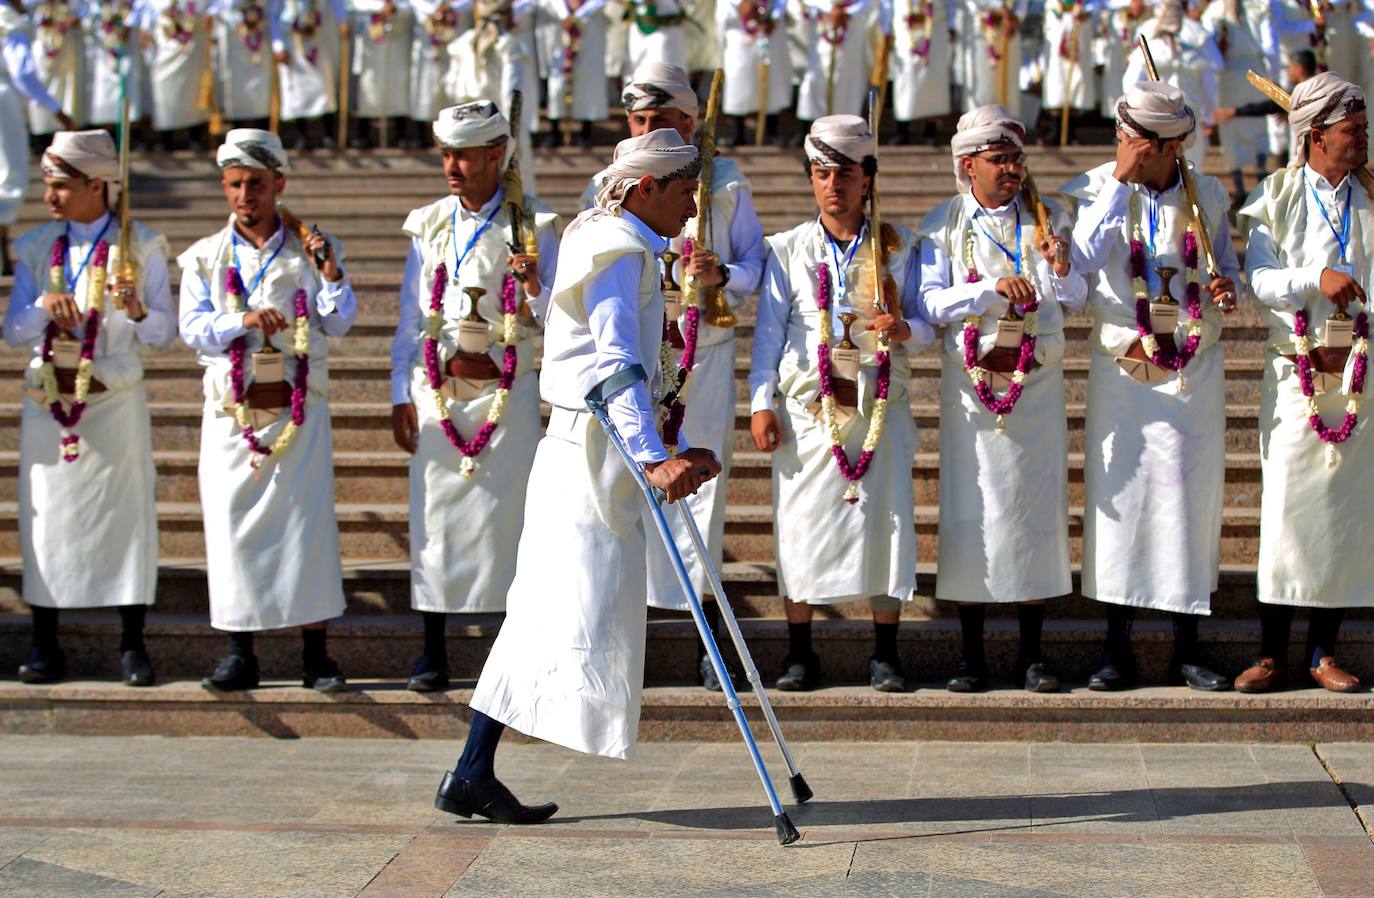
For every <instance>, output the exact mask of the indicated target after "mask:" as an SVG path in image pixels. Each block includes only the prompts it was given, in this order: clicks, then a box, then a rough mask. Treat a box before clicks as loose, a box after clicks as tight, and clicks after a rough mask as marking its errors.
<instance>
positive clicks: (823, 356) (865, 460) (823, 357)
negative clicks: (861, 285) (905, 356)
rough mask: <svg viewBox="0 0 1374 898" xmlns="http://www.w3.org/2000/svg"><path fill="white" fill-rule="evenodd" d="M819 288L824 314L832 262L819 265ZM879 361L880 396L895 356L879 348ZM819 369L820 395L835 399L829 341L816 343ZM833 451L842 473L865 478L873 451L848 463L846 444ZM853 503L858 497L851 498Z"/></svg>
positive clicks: (852, 478) (827, 307) (829, 296)
mask: <svg viewBox="0 0 1374 898" xmlns="http://www.w3.org/2000/svg"><path fill="white" fill-rule="evenodd" d="M816 278H817V289H816V309H817V310H818V311H819V312H820V313H821V314H822V315H829V314H830V302H831V299H832V298H833V296H832V294H831V287H830V266H828V265H826V264H825V263H824V262H822V263H820V265H819V266H817V268H816ZM877 361H878V383H877V386H876V389H875V391H874V395H875V396H876V398H878V399H887V389H888V384H889V381H890V380H891V378H892V357H891V355H890V353H887V352H885V351H883V350H881V349H880V350H878V352H877ZM816 370H817V373H818V374H819V375H820V381H821V398H823V399H824V398H826V397H829V398H830V399H831V400H832V401H833V399H834V396H835V386H834V384H833V383H831V381H830V345H829V344H828V343H824V342H822V343H821V344H820V346H818V347H816ZM830 454H831V455H833V456H834V457H835V464H836V466H837V467H838V468H839V469H840V474H841V476H843V477H844V479H845V480H848V481H851V482H852V481H856V480H862V479H863V476H864V475H865V474H867V473H868V468H869V466H870V465H871V464H872V463H873V452H872V451H871V450H868V449H865V450H863V451H861V452H860V453H859V458H858V460H857V461H855V462H854V464H852V465H851V464H850V463H849V456H848V455H847V454H846V453H845V451H844V446H842V445H841V444H839V443H833V444H831V446H830ZM849 501H850V504H851V505H852V504H853V503H854V502H855V501H857V500H849Z"/></svg>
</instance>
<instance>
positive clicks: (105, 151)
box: [43, 128, 119, 184]
mask: <svg viewBox="0 0 1374 898" xmlns="http://www.w3.org/2000/svg"><path fill="white" fill-rule="evenodd" d="M57 159H60V160H62V161H63V162H65V163H66V164H67V166H68V168H71V169H75V170H76V171H77V172H78V173H79V174H81V175H83V176H85V177H87V178H91V179H96V178H98V179H100V180H101V181H105V182H106V183H109V184H118V183H119V152H118V151H117V150H115V145H114V139H113V138H111V137H110V135H109V133H108V132H105V131H102V130H100V129H98V128H97V129H95V130H93V131H58V132H57V133H56V134H54V135H53V136H52V145H51V146H49V147H48V149H47V150H46V151H45V152H44V153H43V176H44V177H47V178H69V177H71V173H70V172H68V171H67V170H66V169H64V168H62V166H60V165H58V164H57V163H56V161H55V160H57Z"/></svg>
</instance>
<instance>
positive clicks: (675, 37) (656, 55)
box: [623, 0, 699, 77]
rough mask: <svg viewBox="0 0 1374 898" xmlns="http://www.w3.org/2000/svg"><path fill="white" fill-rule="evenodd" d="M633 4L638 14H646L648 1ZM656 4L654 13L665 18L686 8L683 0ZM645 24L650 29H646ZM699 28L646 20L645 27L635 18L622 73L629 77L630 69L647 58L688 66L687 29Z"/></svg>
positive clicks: (641, 63)
mask: <svg viewBox="0 0 1374 898" xmlns="http://www.w3.org/2000/svg"><path fill="white" fill-rule="evenodd" d="M633 5H634V7H635V10H636V12H635V14H636V16H639V15H647V12H646V4H644V3H638V4H633ZM653 5H654V10H655V15H657V16H661V17H664V18H667V17H669V16H676V15H680V14H682V13H683V12H685V10H684V8H683V3H682V2H679V0H658V2H655V3H654V4H653ZM645 28H647V29H649V30H648V32H647V33H646V31H645ZM696 30H697V29H695V28H693V27H692V26H691V25H687V24H679V25H658V26H654V25H653V24H652V23H650V22H647V21H646V22H645V25H644V27H641V26H640V21H639V19H637V18H632V19H631V20H630V22H629V28H628V30H627V35H628V37H627V43H626V51H625V53H626V55H625V65H626V68H625V71H624V73H623V74H624V75H625V76H627V77H628V76H629V74H630V73H631V72H633V71H634V70H635V69H637V68H639V67H640V66H642V65H644V63H646V62H666V63H668V64H669V65H675V66H677V67H678V68H681V69H685V68H687V66H688V52H687V40H688V37H687V33H688V32H689V31H691V32H696ZM697 37H699V34H696V33H694V34H693V35H692V39H693V40H695V39H696V38H697Z"/></svg>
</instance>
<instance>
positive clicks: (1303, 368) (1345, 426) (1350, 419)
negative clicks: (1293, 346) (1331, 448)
mask: <svg viewBox="0 0 1374 898" xmlns="http://www.w3.org/2000/svg"><path fill="white" fill-rule="evenodd" d="M1293 317H1294V322H1293V333H1294V334H1295V335H1297V336H1298V337H1299V338H1302V337H1306V336H1307V334H1308V317H1307V310H1306V309H1299V310H1298V311H1297V312H1296V313H1295V314H1294V316H1293ZM1354 332H1355V337H1356V339H1360V340H1368V339H1369V316H1368V315H1367V314H1366V313H1364V312H1361V313H1360V314H1358V315H1356V316H1355V327H1354ZM1297 367H1298V384H1299V385H1300V386H1301V387H1302V395H1304V396H1306V397H1307V398H1308V399H1312V398H1314V397H1315V396H1316V394H1317V390H1316V387H1315V385H1314V384H1313V383H1312V357H1311V350H1309V351H1308V352H1305V353H1299V354H1298V356H1297ZM1368 370H1369V354H1368V352H1367V351H1366V352H1361V353H1357V354H1356V356H1355V365H1354V369H1353V370H1352V371H1351V373H1350V394H1351V395H1353V396H1360V395H1363V393H1364V382H1365V375H1366V374H1367V373H1368ZM1307 423H1308V424H1309V425H1310V426H1311V427H1312V430H1313V431H1314V432H1315V433H1316V434H1317V438H1318V439H1320V440H1321V441H1322V442H1323V443H1326V444H1328V445H1339V444H1341V443H1344V442H1345V441H1346V440H1348V439H1350V435H1351V434H1352V433H1354V432H1355V426H1356V425H1357V424H1359V423H1360V416H1359V415H1358V414H1356V413H1355V412H1349V411H1348V412H1346V413H1345V418H1344V419H1343V420H1342V421H1341V426H1340V427H1338V428H1335V429H1333V428H1330V427H1327V426H1326V422H1325V421H1323V420H1322V416H1321V415H1317V414H1313V415H1308V417H1307Z"/></svg>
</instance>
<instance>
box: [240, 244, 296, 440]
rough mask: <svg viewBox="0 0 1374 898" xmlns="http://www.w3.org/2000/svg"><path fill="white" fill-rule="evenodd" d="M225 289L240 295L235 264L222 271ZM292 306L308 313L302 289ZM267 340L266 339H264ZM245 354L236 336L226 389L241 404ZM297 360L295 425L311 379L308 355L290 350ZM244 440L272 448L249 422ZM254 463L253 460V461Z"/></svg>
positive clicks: (245, 342)
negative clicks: (260, 437)
mask: <svg viewBox="0 0 1374 898" xmlns="http://www.w3.org/2000/svg"><path fill="white" fill-rule="evenodd" d="M224 290H225V292H226V293H228V294H229V295H230V296H238V297H242V296H243V279H242V278H241V277H240V276H239V270H238V269H237V268H236V267H234V266H232V265H231V266H229V268H228V269H227V270H226V271H225V273H224ZM292 305H293V306H294V308H295V312H296V319H297V320H299V319H301V318H305V317H307V316H308V315H309V314H310V308H309V305H308V303H307V299H306V296H305V291H304V290H297V291H296V295H295V297H294V300H293V303H292ZM264 339H266V338H264ZM247 354H248V337H247V335H244V336H241V337H235V338H234V340H233V342H231V343H230V344H229V389H230V391H231V393H232V395H233V397H234V403H235V404H236V405H240V406H242V405H244V404H245V403H246V402H247V401H248V400H247V387H246V386H245V384H244V372H243V368H244V365H243V362H244V358H245V357H246V356H247ZM293 356H294V358H295V360H296V375H295V377H294V378H292V382H291V422H292V423H293V424H295V425H296V426H297V427H300V426H301V425H302V424H304V423H305V399H306V395H307V394H306V390H307V388H308V386H309V381H310V355H309V353H306V354H303V355H302V354H299V353H293ZM243 441H244V442H245V443H247V444H248V450H249V451H250V452H252V453H254V454H256V455H262V456H268V455H271V454H272V450H271V448H269V447H267V446H264V445H263V444H262V441H261V440H259V439H258V435H257V433H256V431H255V430H254V429H253V425H252V424H248V425H245V426H244V427H243ZM254 464H255V465H256V462H255V463H254Z"/></svg>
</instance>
